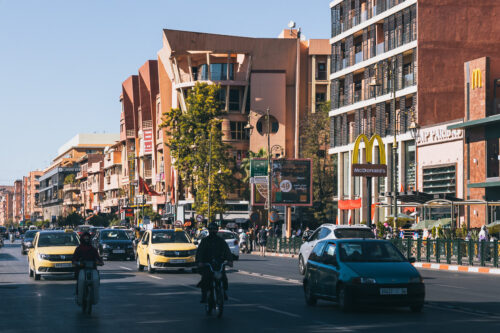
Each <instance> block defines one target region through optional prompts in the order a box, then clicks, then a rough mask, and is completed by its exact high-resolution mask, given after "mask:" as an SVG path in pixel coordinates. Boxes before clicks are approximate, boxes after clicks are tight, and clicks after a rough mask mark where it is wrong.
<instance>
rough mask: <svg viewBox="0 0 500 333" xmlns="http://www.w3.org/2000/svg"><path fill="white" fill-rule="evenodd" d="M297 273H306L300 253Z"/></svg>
mask: <svg viewBox="0 0 500 333" xmlns="http://www.w3.org/2000/svg"><path fill="white" fill-rule="evenodd" d="M299 273H300V274H301V275H304V274H306V264H305V263H304V258H303V257H302V255H300V256H299Z"/></svg>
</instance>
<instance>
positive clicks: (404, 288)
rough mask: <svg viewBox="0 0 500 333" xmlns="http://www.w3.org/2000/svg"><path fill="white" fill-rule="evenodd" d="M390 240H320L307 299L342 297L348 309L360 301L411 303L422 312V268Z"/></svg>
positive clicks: (343, 307) (307, 284)
mask: <svg viewBox="0 0 500 333" xmlns="http://www.w3.org/2000/svg"><path fill="white" fill-rule="evenodd" d="M414 261H415V260H414V258H410V260H407V259H406V258H405V257H404V256H403V255H402V254H401V252H399V250H398V249H397V248H396V247H395V246H394V245H392V244H391V243H390V242H388V241H385V240H376V239H336V240H325V241H321V242H319V243H318V244H317V245H316V246H315V247H314V249H313V251H312V253H311V255H310V257H309V260H308V262H307V267H306V273H305V277H304V280H303V287H304V294H305V300H306V303H307V304H308V305H315V304H316V302H317V300H318V299H324V300H330V301H336V302H337V303H338V305H339V307H340V309H341V310H343V311H349V310H352V309H354V308H355V307H356V305H375V306H381V305H387V306H409V307H410V308H411V310H412V311H413V312H420V311H422V308H423V306H424V299H425V286H424V283H423V280H422V277H421V276H420V273H419V272H418V271H417V270H416V269H415V267H413V265H412V264H411V263H413V262H414Z"/></svg>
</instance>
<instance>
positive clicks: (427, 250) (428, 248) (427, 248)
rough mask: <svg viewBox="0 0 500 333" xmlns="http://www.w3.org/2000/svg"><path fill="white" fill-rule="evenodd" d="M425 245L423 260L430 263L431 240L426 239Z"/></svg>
mask: <svg viewBox="0 0 500 333" xmlns="http://www.w3.org/2000/svg"><path fill="white" fill-rule="evenodd" d="M426 242H427V243H426V244H425V260H426V261H427V262H431V246H432V240H430V239H427V241H426Z"/></svg>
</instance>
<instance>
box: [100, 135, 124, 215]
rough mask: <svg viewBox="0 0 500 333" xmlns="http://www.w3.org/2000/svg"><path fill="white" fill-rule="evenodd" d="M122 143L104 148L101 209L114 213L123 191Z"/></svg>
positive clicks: (118, 208)
mask: <svg viewBox="0 0 500 333" xmlns="http://www.w3.org/2000/svg"><path fill="white" fill-rule="evenodd" d="M122 147H123V146H122V144H121V143H120V142H118V143H116V144H114V145H112V146H108V147H106V149H104V160H103V170H104V184H103V191H104V201H103V202H102V205H101V206H102V211H103V212H105V213H116V212H118V211H119V210H120V207H121V203H122V202H121V200H122V199H124V197H125V192H124V191H123V190H122V188H121V181H122V175H123V174H122Z"/></svg>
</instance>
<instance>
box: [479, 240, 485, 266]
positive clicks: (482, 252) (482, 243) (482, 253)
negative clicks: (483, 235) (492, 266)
mask: <svg viewBox="0 0 500 333" xmlns="http://www.w3.org/2000/svg"><path fill="white" fill-rule="evenodd" d="M479 253H480V256H481V260H480V265H481V266H485V265H486V263H485V257H486V242H485V241H480V242H479Z"/></svg>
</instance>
